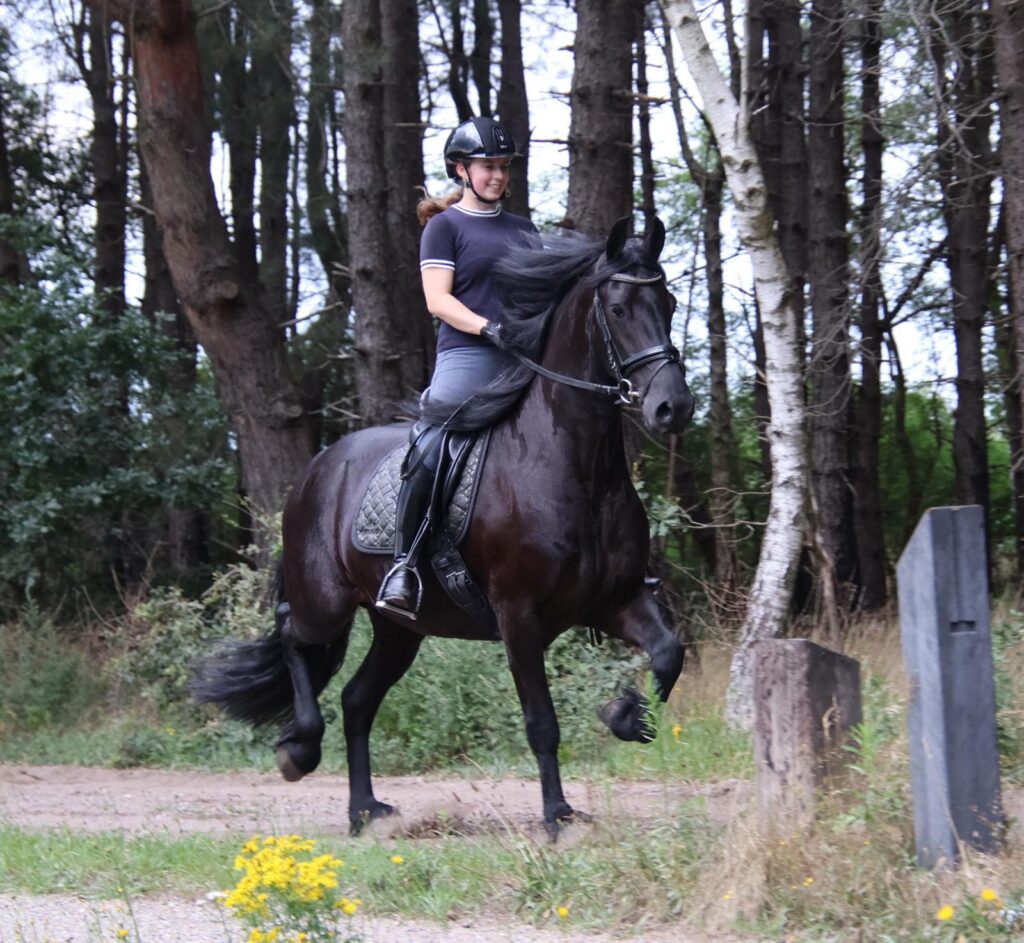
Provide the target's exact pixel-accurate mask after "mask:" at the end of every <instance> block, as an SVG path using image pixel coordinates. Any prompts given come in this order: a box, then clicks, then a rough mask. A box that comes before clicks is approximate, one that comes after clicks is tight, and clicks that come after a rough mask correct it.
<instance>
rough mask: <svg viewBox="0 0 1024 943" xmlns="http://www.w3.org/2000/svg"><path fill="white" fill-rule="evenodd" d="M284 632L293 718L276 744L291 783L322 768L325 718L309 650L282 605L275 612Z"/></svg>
mask: <svg viewBox="0 0 1024 943" xmlns="http://www.w3.org/2000/svg"><path fill="white" fill-rule="evenodd" d="M275 616H276V618H277V625H278V628H279V629H280V631H281V648H282V653H283V655H284V661H285V664H286V665H287V666H288V673H289V674H290V675H291V678H292V691H293V693H294V700H293V715H294V716H293V718H292V720H291V721H290V722H289V723H288V725H287V726H286V727H285V728H284V730H283V731H282V732H281V737H280V739H279V740H278V741H277V768H278V769H279V770H280V771H281V775H282V776H284V778H285V779H286V780H288V782H295V781H297V780H299V779H302V777H303V776H305V775H306V774H308V773H312V772H313V770H315V769H316V768H317V766H319V765H320V741H321V740H322V739H323V736H324V718H323V715H322V714H321V713H320V705H319V703H317V692H316V690H315V689H314V686H313V681H312V679H311V677H310V670H309V661H308V660H307V654H306V653H307V651H308V650H309V649H308V647H306V646H303V645H302V644H301V643H300V642H299V641H298V639H297V638H296V637H295V631H294V628H293V626H292V617H291V608H290V607H289V605H288V603H286V602H283V603H281V604H280V605H279V606H278V607H277V611H276V613H275Z"/></svg>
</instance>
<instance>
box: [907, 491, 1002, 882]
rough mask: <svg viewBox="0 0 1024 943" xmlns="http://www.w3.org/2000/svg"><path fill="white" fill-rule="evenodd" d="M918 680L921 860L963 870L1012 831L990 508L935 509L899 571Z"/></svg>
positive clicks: (913, 739)
mask: <svg viewBox="0 0 1024 943" xmlns="http://www.w3.org/2000/svg"><path fill="white" fill-rule="evenodd" d="M896 578H897V582H898V586H899V607H900V629H901V635H902V646H903V660H904V664H905V666H906V670H907V674H908V676H909V678H910V715H909V734H910V777H911V785H912V788H913V796H914V836H915V839H916V843H917V860H918V863H919V864H920V865H922V866H923V867H928V868H933V867H936V866H938V865H944V866H946V867H953V866H955V865H956V863H957V861H958V860H959V857H960V843H961V842H963V843H964V844H966V845H969V846H971V847H973V848H976V849H978V850H979V851H987V852H991V851H995V850H996V849H997V847H998V844H999V840H1000V838H1001V835H1002V829H1003V813H1002V804H1001V801H1000V795H999V751H998V747H997V744H996V702H995V684H994V682H993V677H992V642H991V638H990V635H989V600H988V574H987V566H986V553H985V520H984V514H983V512H982V509H981V507H979V506H977V505H971V506H968V507H955V508H932V509H931V510H929V511H926V512H925V514H924V516H923V517H922V518H921V522H920V523H919V524H918V526H917V530H915V531H914V535H913V537H911V538H910V542H909V543H908V544H907V547H906V549H905V550H904V551H903V556H902V557H900V560H899V564H898V565H897V568H896Z"/></svg>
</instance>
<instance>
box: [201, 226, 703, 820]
mask: <svg viewBox="0 0 1024 943" xmlns="http://www.w3.org/2000/svg"><path fill="white" fill-rule="evenodd" d="M627 225H628V221H627V220H620V221H619V222H618V223H617V224H616V225H615V226H614V227H613V229H612V231H611V233H610V235H609V237H608V239H607V242H606V243H601V242H591V241H589V240H580V239H576V240H562V241H556V242H555V244H554V245H549V246H546V247H539V246H538V247H534V248H528V249H523V250H516V251H514V252H513V253H511V254H510V256H509V258H508V259H507V260H506V261H505V262H504V263H503V264H502V265H501V266H499V278H500V280H501V282H502V285H503V289H504V291H505V294H506V297H507V300H508V307H507V312H506V333H505V337H506V338H507V341H508V343H509V344H510V345H511V346H512V348H513V349H514V350H516V351H517V352H518V353H519V354H520V359H519V360H517V361H516V362H515V365H514V367H512V368H511V369H510V370H509V371H507V372H506V374H505V375H504V376H503V377H501V378H499V380H498V381H495V383H494V384H492V387H491V388H490V389H489V390H488V391H487V392H486V393H484V394H482V395H481V396H479V397H477V398H476V399H475V400H473V401H470V402H469V403H468V404H464V406H463V408H462V409H460V410H459V411H458V415H457V416H456V417H455V420H457V421H453V422H452V425H453V426H460V425H461V426H462V427H473V426H480V425H481V424H486V423H487V422H488V421H490V420H492V419H493V418H494V416H495V415H499V414H500V413H502V412H504V416H503V418H501V419H500V421H498V422H497V424H496V426H495V427H494V429H493V432H492V435H491V443H490V450H489V454H488V457H487V460H486V464H485V466H484V468H483V470H482V472H481V474H482V478H481V480H480V483H479V488H478V496H477V501H476V508H475V511H474V515H473V519H472V521H471V524H470V528H469V531H468V534H467V536H466V539H465V542H464V544H463V547H462V551H463V556H464V558H465V560H466V562H467V564H468V566H469V569H470V571H471V572H472V573H473V574H474V576H475V578H476V581H477V582H478V583H479V584H480V586H481V587H482V589H483V590H484V592H485V593H486V596H487V598H488V599H489V601H490V604H491V607H492V609H493V612H494V615H495V617H496V623H497V633H498V635H497V636H496V635H495V628H494V625H493V624H492V625H485V624H483V623H482V622H481V623H478V622H477V621H474V620H473V619H472V618H470V617H469V616H468V615H467V614H466V612H464V611H463V610H462V609H460V608H459V607H457V606H455V605H454V604H453V603H452V602H451V601H450V600H449V598H448V597H447V595H446V594H445V593H444V591H443V590H442V589H441V587H440V586H439V584H438V583H437V582H436V581H435V580H434V579H433V577H432V576H425V578H424V592H423V599H422V605H421V608H420V613H419V617H418V618H417V619H416V620H415V621H411V620H404V619H402V618H401V617H399V616H392V615H389V614H385V613H382V612H381V611H380V610H378V609H376V608H375V607H374V601H375V596H376V593H377V589H378V587H379V586H380V583H381V579H382V577H383V576H384V573H385V571H386V569H387V567H388V566H389V561H388V560H387V559H385V558H383V557H380V556H371V555H367V554H364V553H360V552H359V551H358V550H356V549H355V547H354V546H353V544H352V538H351V534H352V524H353V518H354V515H355V514H356V511H357V505H358V503H359V499H360V497H361V496H362V495H363V493H364V492H365V490H366V487H367V483H368V481H369V478H370V476H371V475H372V473H373V471H374V469H375V468H376V467H377V465H378V463H379V461H380V460H381V458H382V457H383V456H384V455H386V454H387V453H388V452H389V451H390V450H392V449H394V448H395V447H396V446H398V445H399V444H400V443H402V442H403V441H404V440H405V439H406V437H407V436H408V426H407V425H406V426H403V425H394V426H386V427H380V428H373V429H366V430H363V431H360V432H356V433H354V434H352V435H349V436H346V437H344V438H343V439H341V440H339V441H338V442H336V443H335V444H334V445H332V446H331V447H330V448H328V449H326V450H324V451H323V452H321V453H320V454H319V455H318V456H317V457H316V458H314V459H313V461H312V462H311V463H310V465H309V468H308V470H307V471H306V474H305V477H304V478H303V480H302V481H301V482H300V483H298V484H297V486H296V487H295V489H294V490H293V492H292V494H291V496H290V498H289V500H288V502H287V506H286V507H285V511H284V520H283V536H284V554H283V560H282V566H281V580H280V583H281V585H280V586H279V598H280V603H281V604H280V605H279V606H278V609H277V625H276V628H275V629H274V631H273V632H272V633H271V634H269V635H268V636H266V637H264V638H263V639H260V640H258V641H255V642H244V643H239V644H236V645H235V646H233V647H231V648H229V649H228V650H226V651H224V652H222V653H221V654H220V655H219V656H216V657H214V658H212V659H211V660H210V661H208V662H206V663H205V664H204V665H201V666H200V667H199V669H198V671H197V674H196V680H195V683H194V690H195V694H196V696H197V697H198V698H199V699H200V700H201V701H206V702H216V703H219V704H221V705H223V706H224V707H225V708H226V710H227V711H228V712H229V713H230V714H232V715H233V716H235V717H238V718H241V719H244V720H246V721H249V722H251V723H255V724H261V723H268V722H271V721H274V720H280V721H283V722H285V727H284V730H283V733H282V735H281V738H280V740H279V742H278V766H279V767H280V769H281V772H282V773H283V775H284V776H285V778H286V779H289V780H295V779H299V778H301V777H302V776H304V775H306V774H307V773H310V772H312V771H313V770H314V769H315V768H316V766H317V764H318V763H319V761H320V741H321V738H322V736H323V732H324V722H323V718H322V716H321V714H320V709H319V706H318V704H317V697H318V695H319V694H320V692H321V691H322V690H323V689H324V687H325V686H326V685H327V683H328V681H329V680H330V678H331V676H332V675H333V674H334V673H335V672H336V671H337V670H338V668H339V667H340V665H341V663H342V660H343V658H344V655H345V648H346V645H347V642H348V636H349V632H350V630H351V626H352V620H353V617H354V615H355V612H356V609H357V608H358V607H360V606H363V607H365V608H366V609H367V610H368V612H369V616H370V621H371V623H372V625H373V642H372V645H371V647H370V650H369V652H368V654H367V655H366V658H365V660H364V661H363V663H362V665H361V666H360V668H359V670H358V671H357V672H356V674H355V676H354V677H353V678H352V680H351V681H350V682H349V683H348V684H347V685H346V687H345V689H344V692H343V694H342V706H343V710H344V725H345V741H346V745H347V754H348V773H349V789H350V796H349V820H350V823H351V826H352V829H353V831H358V830H359V828H360V827H361V826H362V825H363V823H365V822H366V821H367V820H369V819H374V818H377V817H378V816H382V815H387V814H389V813H391V812H393V811H394V810H393V809H392V808H391V807H390V806H388V805H386V804H384V803H382V802H379V801H378V800H377V799H376V798H375V797H374V794H373V787H372V784H371V776H370V753H369V737H370V728H371V725H372V724H373V720H374V717H375V715H376V713H377V709H378V708H379V706H380V704H381V701H382V700H383V698H384V696H385V694H386V693H387V691H388V689H389V688H390V687H391V686H392V685H393V684H395V682H397V681H398V680H399V679H400V678H401V677H402V675H403V674H404V673H405V672H406V670H407V669H408V668H409V666H410V665H411V664H412V662H413V659H414V658H415V657H416V652H417V651H418V649H419V646H420V643H421V642H422V640H423V637H424V636H425V635H437V636H447V637H452V638H462V639H478V640H491V641H494V640H497V638H500V641H501V642H502V643H503V644H504V645H505V650H506V653H507V655H508V661H509V667H510V669H511V671H512V675H513V678H514V679H515V685H516V690H517V692H518V694H519V700H520V703H521V705H522V710H523V714H524V716H525V721H526V732H527V737H528V740H529V743H530V747H531V749H532V750H533V752H534V754H535V756H536V757H537V763H538V765H539V767H540V780H541V792H542V795H543V804H544V821H545V824H546V826H547V828H548V830H549V831H550V832H551V834H552V835H556V834H557V832H558V827H559V823H560V822H565V821H567V820H570V819H571V818H572V817H573V815H574V814H575V813H574V812H573V809H572V808H571V807H570V806H569V804H568V803H567V802H566V801H565V796H564V795H563V793H562V784H561V779H560V775H559V768H558V743H559V730H558V719H557V717H556V716H555V710H554V707H553V705H552V702H551V695H550V691H549V689H548V682H547V677H546V675H545V669H544V652H545V649H546V648H547V647H548V645H550V643H551V642H552V641H553V640H554V639H555V638H556V637H557V636H558V635H560V634H561V633H562V632H564V631H566V629H568V628H570V627H571V626H574V625H584V626H592V627H593V628H595V629H596V630H598V631H599V632H602V633H606V634H607V635H610V636H614V637H616V638H619V639H623V640H625V641H626V642H628V643H630V644H633V645H636V646H639V647H640V648H642V649H644V650H645V651H646V652H647V653H648V655H649V657H650V660H651V668H652V672H653V674H654V678H655V680H656V684H657V690H658V693H659V695H660V697H661V698H662V700H664V699H666V698H667V697H668V695H669V692H670V691H671V689H672V686H673V684H675V681H676V679H677V678H678V676H679V672H680V670H681V668H682V662H683V649H682V646H681V645H680V643H679V641H678V640H677V639H676V638H675V636H674V635H673V634H672V632H671V631H670V630H669V628H668V627H667V626H666V623H665V620H664V617H663V615H662V613H661V611H660V609H659V606H658V604H657V602H656V601H655V599H654V596H653V595H652V590H651V589H650V587H649V586H648V585H647V583H646V582H645V574H646V567H647V560H648V550H649V534H648V526H647V518H646V515H645V513H644V508H643V506H642V505H641V502H640V499H639V498H638V497H637V493H636V491H635V490H634V488H633V484H632V481H631V480H630V474H629V468H628V467H627V462H626V457H625V452H624V448H623V438H622V418H621V414H620V406H621V405H622V404H624V403H635V404H638V405H639V406H640V408H641V411H642V416H643V421H644V423H645V425H646V426H647V427H648V429H650V430H652V431H655V432H658V433H666V432H672V431H679V430H681V429H682V428H683V427H684V426H685V425H686V423H687V422H688V421H689V419H690V418H691V416H692V413H693V399H692V397H691V395H690V391H689V388H688V387H687V384H686V380H685V376H684V370H683V368H682V365H681V363H680V362H679V354H678V351H676V349H675V348H674V347H673V346H672V345H671V342H670V339H669V330H670V322H671V317H672V313H673V311H674V308H675V300H674V299H673V298H672V296H671V295H670V293H669V292H668V290H667V287H666V285H665V278H664V272H663V270H662V269H661V267H660V265H659V264H658V257H659V255H660V253H661V249H662V247H663V244H664V239H665V230H664V227H663V226H662V224H661V222H660V221H655V225H654V227H653V229H652V231H651V232H650V233H648V235H647V236H646V238H645V239H644V240H643V241H641V240H635V239H627ZM531 358H535V359H537V360H539V361H540V362H539V364H538V363H534V362H533V361H532V360H531ZM428 410H434V411H435V412H437V413H438V415H437V416H436V417H434V418H436V419H443V418H446V417H447V418H449V419H451V418H452V417H451V412H452V408H451V404H432V403H430V404H428ZM645 710H646V708H645V704H644V702H643V699H642V698H639V697H638V696H637V695H636V694H635V693H633V692H632V691H629V690H627V691H626V692H624V694H623V696H622V697H619V698H616V699H614V700H613V701H612V702H610V703H609V704H608V705H605V707H604V708H602V710H601V711H600V714H601V717H602V719H603V720H604V722H605V723H606V724H607V725H608V726H609V728H610V729H611V730H612V732H613V733H614V734H615V735H616V736H618V737H619V738H621V739H623V740H636V741H646V740H649V739H650V734H649V733H648V727H647V724H646V717H645Z"/></svg>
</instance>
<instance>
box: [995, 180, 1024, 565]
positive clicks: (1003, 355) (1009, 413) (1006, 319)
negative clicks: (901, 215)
mask: <svg viewBox="0 0 1024 943" xmlns="http://www.w3.org/2000/svg"><path fill="white" fill-rule="evenodd" d="M1005 243H1006V191H1005V190H1004V191H1003V203H1002V206H1001V208H1000V211H999V220H998V222H997V223H996V231H995V238H994V239H993V240H992V253H991V261H990V263H989V268H990V271H993V272H994V271H996V269H997V268H998V267H999V259H1000V256H1001V255H1002V252H1003V249H1004V247H1005ZM994 287H995V286H993V288H994ZM1006 295H1007V297H1006V307H1005V309H1004V308H1003V307H1002V305H1001V304H1000V301H999V300H998V299H997V300H996V301H995V303H994V304H993V308H994V312H993V313H994V315H995V318H994V320H995V341H996V357H997V359H998V362H999V376H1000V379H1001V381H1002V383H1001V385H1002V389H1003V409H1004V410H1005V426H1006V439H1007V442H1008V444H1009V446H1010V491H1011V494H1012V496H1013V523H1014V528H1013V538H1014V557H1015V564H1016V570H1017V577H1018V579H1019V578H1020V576H1021V575H1022V574H1024V435H1022V430H1021V400H1020V385H1019V382H1018V375H1017V369H1016V366H1017V362H1016V351H1017V338H1016V333H1015V330H1014V321H1013V287H1012V285H1008V286H1007V292H1006Z"/></svg>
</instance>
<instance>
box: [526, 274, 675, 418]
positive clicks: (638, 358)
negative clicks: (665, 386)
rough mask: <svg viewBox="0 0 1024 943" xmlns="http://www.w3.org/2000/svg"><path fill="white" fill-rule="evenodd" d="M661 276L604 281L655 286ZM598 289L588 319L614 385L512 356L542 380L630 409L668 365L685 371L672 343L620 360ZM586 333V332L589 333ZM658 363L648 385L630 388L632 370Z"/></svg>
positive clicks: (621, 276) (615, 276) (661, 278)
mask: <svg viewBox="0 0 1024 943" xmlns="http://www.w3.org/2000/svg"><path fill="white" fill-rule="evenodd" d="M664 277H665V276H664V275H662V274H660V273H659V274H658V275H651V276H642V275H627V274H625V273H624V272H619V273H616V274H615V275H611V276H609V278H608V279H607V280H608V281H610V282H627V283H628V284H630V285H654V284H657V283H658V282H660V281H662V280H663V279H664ZM599 289H600V286H597V287H596V288H595V289H594V302H593V304H592V305H591V308H590V318H591V320H592V321H593V322H594V323H595V324H596V325H597V328H598V330H599V331H600V333H601V338H602V340H603V341H604V352H605V359H606V365H607V367H608V371H609V372H610V373H611V375H612V376H613V377H614V378H615V384H614V385H611V384H607V383H591V382H590V381H589V380H580V379H578V378H576V377H569V376H566V375H565V374H562V373H555V371H554V370H548V369H547V367H542V366H541V365H540V364H539V363H536V362H535V361H533V360H530V358H529V357H525V356H523V355H522V354H519V353H515V352H513V354H514V356H515V357H516V359H517V360H519V362H520V363H522V364H524V365H525V366H527V367H529V368H530V369H531V370H533V371H534V372H535V373H538V374H540V375H541V376H542V377H547V379H549V380H554V381H555V382H556V383H563V384H565V385H566V386H572V387H575V388H576V389H578V390H587V391H588V392H590V393H598V394H599V395H601V396H608V397H611V398H612V399H614V400H615V401H616V404H617V405H619V406H633V405H639V404H641V403H642V402H643V401H644V397H646V396H647V392H648V390H650V388H651V384H652V383H653V382H654V378H655V377H656V376H657V375H658V374H659V373H661V371H662V370H663V369H664V368H665V367H667V366H668V365H669V364H673V363H674V364H678V365H679V369H680V370H684V371H685V368H684V367H683V364H682V358H681V357H680V355H679V350H678V348H676V347H675V346H674V345H673V344H658V345H657V346H655V347H647V348H645V349H644V350H641V351H638V352H637V353H635V354H631V355H630V356H628V357H625V358H624V357H623V356H622V354H621V353H620V351H619V348H618V345H617V344H616V343H615V338H614V337H612V332H611V328H610V327H609V325H608V315H607V314H606V313H605V310H604V305H603V304H601V294H600V291H599ZM588 333H589V331H588ZM659 360H660V361H661V365H660V366H659V367H658V369H657V370H655V371H654V373H652V374H651V378H650V379H649V380H648V381H647V385H646V386H645V387H644V388H643V390H642V391H638V390H635V389H633V384H632V382H631V381H630V379H629V375H630V374H631V373H633V371H634V370H637V369H639V368H640V367H642V366H644V365H645V364H649V363H656V362H657V361H659Z"/></svg>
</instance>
